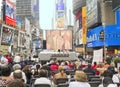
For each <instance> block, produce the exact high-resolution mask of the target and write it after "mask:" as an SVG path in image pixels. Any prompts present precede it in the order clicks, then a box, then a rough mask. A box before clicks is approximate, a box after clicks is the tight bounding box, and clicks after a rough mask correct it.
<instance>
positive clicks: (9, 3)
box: [4, 0, 16, 26]
mask: <svg viewBox="0 0 120 87" xmlns="http://www.w3.org/2000/svg"><path fill="white" fill-rule="evenodd" d="M4 17H5V22H6V23H7V24H10V25H13V26H16V0H5V16H4Z"/></svg>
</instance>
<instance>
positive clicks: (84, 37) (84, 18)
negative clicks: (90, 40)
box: [82, 6, 87, 44]
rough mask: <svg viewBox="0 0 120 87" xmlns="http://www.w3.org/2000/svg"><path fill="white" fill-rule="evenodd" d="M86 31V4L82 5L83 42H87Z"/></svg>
mask: <svg viewBox="0 0 120 87" xmlns="http://www.w3.org/2000/svg"><path fill="white" fill-rule="evenodd" d="M86 32H87V21H86V6H85V7H82V42H83V44H86Z"/></svg>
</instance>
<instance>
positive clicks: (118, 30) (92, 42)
mask: <svg viewBox="0 0 120 87" xmlns="http://www.w3.org/2000/svg"><path fill="white" fill-rule="evenodd" d="M101 31H104V32H105V35H103V36H102V37H103V39H101ZM104 38H105V39H104ZM104 46H105V47H106V53H107V54H111V53H112V54H114V53H115V50H120V47H119V46H120V26H117V25H108V26H105V27H102V26H99V27H96V28H94V29H92V30H89V31H88V33H87V47H88V48H94V49H95V48H103V47H104Z"/></svg>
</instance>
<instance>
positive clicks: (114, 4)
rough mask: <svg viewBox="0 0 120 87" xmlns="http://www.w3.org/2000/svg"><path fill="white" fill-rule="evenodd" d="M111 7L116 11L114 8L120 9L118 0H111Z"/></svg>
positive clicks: (119, 0)
mask: <svg viewBox="0 0 120 87" xmlns="http://www.w3.org/2000/svg"><path fill="white" fill-rule="evenodd" d="M112 8H113V11H116V10H119V11H120V0H112Z"/></svg>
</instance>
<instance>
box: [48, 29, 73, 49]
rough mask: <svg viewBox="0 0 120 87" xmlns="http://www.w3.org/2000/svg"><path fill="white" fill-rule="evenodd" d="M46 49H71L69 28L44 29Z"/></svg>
mask: <svg viewBox="0 0 120 87" xmlns="http://www.w3.org/2000/svg"><path fill="white" fill-rule="evenodd" d="M46 42H47V43H46V44H47V49H51V50H58V49H61V50H63V49H66V50H70V49H72V31H71V30H47V31H46Z"/></svg>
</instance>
